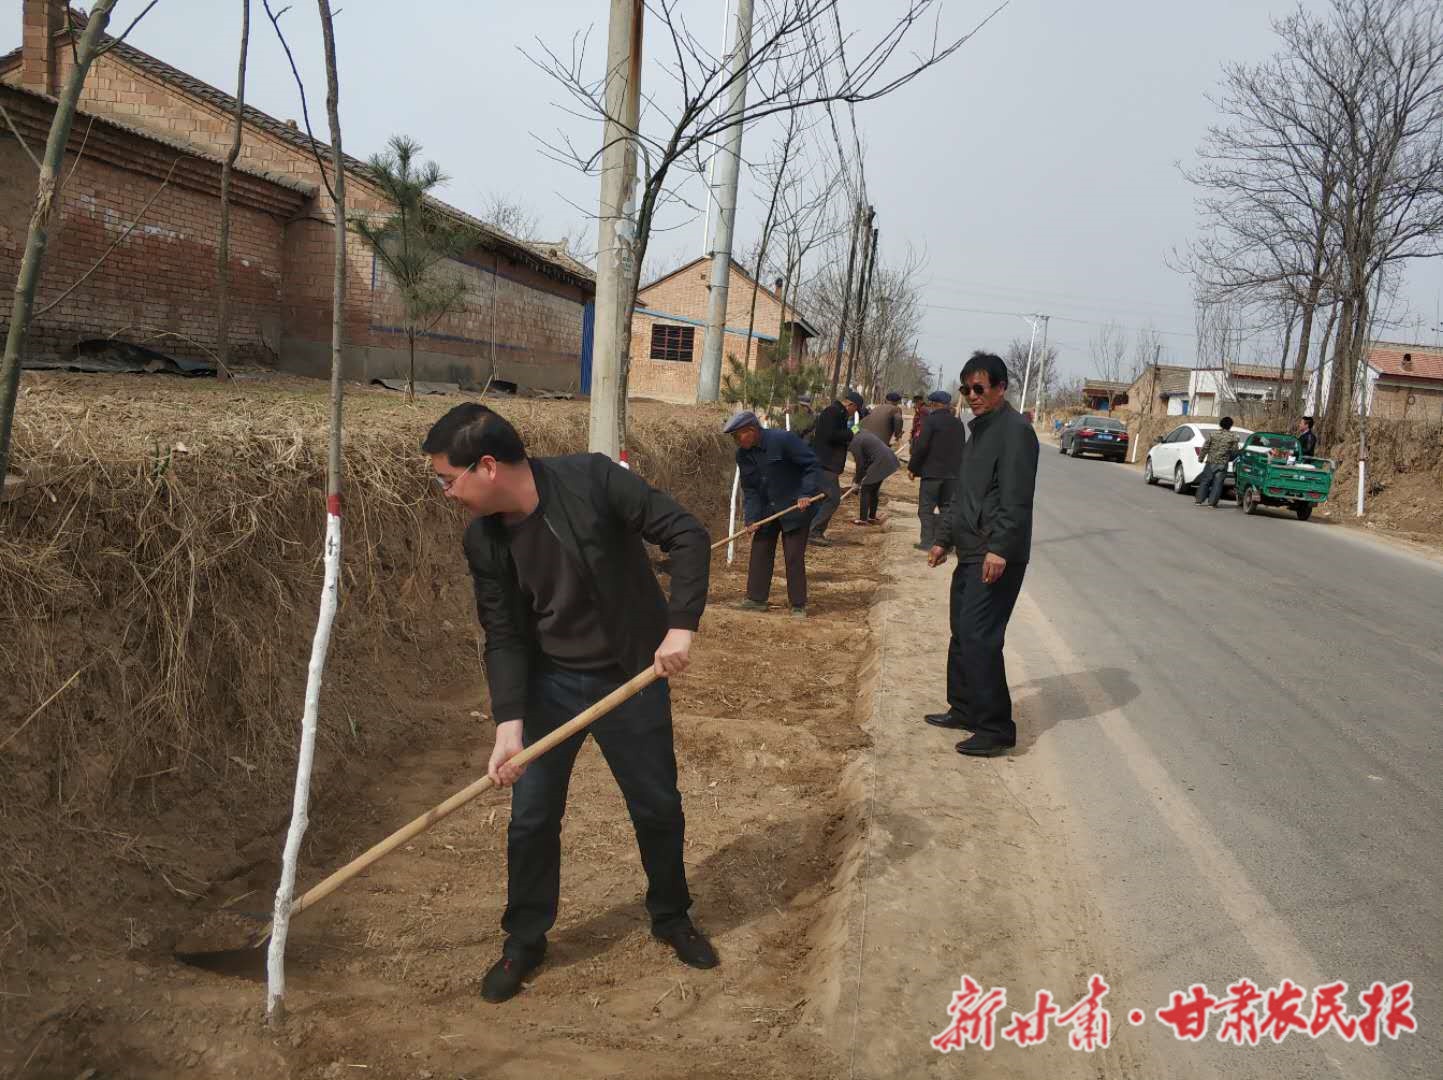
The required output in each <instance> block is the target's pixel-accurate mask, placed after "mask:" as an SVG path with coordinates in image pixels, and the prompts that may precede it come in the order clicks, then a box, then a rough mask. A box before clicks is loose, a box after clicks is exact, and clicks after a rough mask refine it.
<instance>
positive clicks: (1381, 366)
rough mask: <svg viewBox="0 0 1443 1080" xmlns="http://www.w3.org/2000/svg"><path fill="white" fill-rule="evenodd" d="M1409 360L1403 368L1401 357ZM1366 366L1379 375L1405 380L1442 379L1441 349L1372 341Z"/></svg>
mask: <svg viewBox="0 0 1443 1080" xmlns="http://www.w3.org/2000/svg"><path fill="white" fill-rule="evenodd" d="M1404 356H1407V357H1408V358H1409V363H1408V365H1407V366H1404V363H1403V357H1404ZM1368 366H1369V367H1371V368H1372V369H1373V370H1374V371H1376V372H1377V373H1378V374H1379V375H1393V376H1397V377H1398V378H1405V379H1443V349H1439V348H1438V347H1437V346H1431V347H1430V346H1427V345H1408V344H1405V343H1402V342H1396V341H1374V342H1370V343H1369V345H1368Z"/></svg>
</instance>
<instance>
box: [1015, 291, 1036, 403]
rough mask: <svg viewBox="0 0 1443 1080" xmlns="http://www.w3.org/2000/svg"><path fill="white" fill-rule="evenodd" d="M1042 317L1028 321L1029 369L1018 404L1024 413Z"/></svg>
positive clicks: (1024, 373)
mask: <svg viewBox="0 0 1443 1080" xmlns="http://www.w3.org/2000/svg"><path fill="white" fill-rule="evenodd" d="M1041 317H1042V316H1040V315H1033V316H1031V317H1030V318H1029V319H1028V320H1027V321H1028V323H1029V324H1030V325H1031V326H1032V336H1031V337H1029V338H1028V339H1027V367H1026V369H1025V370H1024V371H1023V372H1022V399H1021V401H1020V402H1019V403H1018V408H1019V409H1020V410H1021V411H1022V412H1026V411H1027V386H1028V380H1030V379H1031V378H1032V350H1033V349H1034V348H1035V347H1036V345H1037V320H1038V319H1040V318H1041Z"/></svg>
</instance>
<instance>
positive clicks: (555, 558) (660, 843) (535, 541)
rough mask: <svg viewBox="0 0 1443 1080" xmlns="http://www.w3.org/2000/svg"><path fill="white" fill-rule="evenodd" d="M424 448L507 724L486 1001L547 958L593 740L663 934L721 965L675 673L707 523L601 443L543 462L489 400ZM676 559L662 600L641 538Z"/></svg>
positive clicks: (498, 754) (690, 958)
mask: <svg viewBox="0 0 1443 1080" xmlns="http://www.w3.org/2000/svg"><path fill="white" fill-rule="evenodd" d="M421 450H422V452H423V453H425V454H429V455H430V457H431V467H432V468H433V469H434V470H435V473H436V482H437V484H439V485H440V487H441V490H442V491H443V492H444V493H445V494H446V496H447V498H450V499H453V500H455V501H456V502H458V503H460V504H461V505H462V506H464V507H465V508H466V509H467V510H468V511H470V513H471V515H472V520H471V524H470V525H469V526H468V527H467V529H466V534H465V539H464V541H463V547H464V549H465V552H466V561H467V563H468V564H469V565H470V568H471V576H472V579H473V581H474V583H475V588H476V610H477V614H478V616H479V617H480V620H481V625H482V628H483V629H484V630H485V631H486V645H485V664H486V682H487V685H488V688H489V689H490V692H491V711H492V714H493V716H494V718H495V720H496V741H495V745H494V747H493V749H492V751H491V759H490V762H489V764H488V765H487V770H486V771H487V773H488V775H490V777H491V779H492V780H493V781H495V782H496V783H497V784H498V785H500V786H502V787H512V789H513V790H512V796H511V824H510V826H509V827H508V829H507V833H506V870H507V883H506V890H507V891H506V912H505V914H504V915H503V916H502V918H501V927H502V929H503V930H504V931H505V932H506V943H505V945H504V946H503V947H502V951H501V959H499V960H498V961H497V962H496V963H495V964H494V965H492V967H491V969H490V970H489V971H487V972H486V976H485V978H484V979H483V980H482V982H481V996H482V997H483V998H484V999H485V1000H486V1001H490V1002H493V1003H495V1002H502V1001H505V1000H507V999H508V998H511V997H513V996H515V994H516V993H517V992H518V991H519V990H520V989H521V984H522V980H523V979H525V978H526V977H527V976H528V975H529V974H530V973H531V972H532V971H533V970H534V969H535V968H536V967H537V966H538V965H539V964H540V963H541V961H542V959H543V957H545V955H546V934H547V931H549V930H550V929H551V927H552V925H553V924H554V923H555V922H556V912H557V906H558V903H559V900H560V895H561V819H562V815H563V814H564V813H565V811H566V792H567V785H568V784H569V783H570V780H571V769H572V766H573V764H574V763H575V761H576V755H577V752H578V751H580V749H581V746H582V743H583V742H585V740H586V739H587V737H588V736H594V737H595V738H596V741H597V744H598V745H599V746H600V747H601V752H602V754H603V756H605V758H606V763H607V765H608V766H610V768H611V774H612V775H613V776H614V777H616V782H617V784H618V785H619V786H620V788H621V792H622V795H623V796H624V797H625V799H626V806H627V810H628V811H629V812H630V814H631V821H632V825H633V826H634V827H635V829H636V840H637V846H638V847H639V848H640V850H641V864H642V867H643V868H644V869H645V871H646V880H647V890H646V909H647V911H648V913H649V914H650V915H651V932H652V935H653V936H654V937H656V938H658V939H659V940H661V941H664V942H666V943H667V944H669V945H670V946H671V947H672V948H673V949H674V950H675V951H676V954H677V956H678V957H679V958H680V959H681V960H682V962H683V963H685V964H688V965H690V966H691V967H695V968H711V967H715V966H716V964H717V956H716V953H715V952H714V951H713V950H712V947H711V943H710V942H708V941H707V939H706V938H705V937H703V936H702V935H701V933H700V932H699V931H698V930H697V929H696V927H695V926H693V925H692V922H691V918H690V917H689V915H688V914H687V913H688V910H689V909H690V908H691V894H690V893H689V892H688V890H687V883H686V869H685V866H684V864H683V861H682V854H683V847H684V845H685V832H686V823H685V819H684V817H683V815H682V804H681V793H680V792H679V791H678V789H677V777H676V753H675V750H674V747H673V744H672V729H671V697H670V693H669V688H668V685H667V683H666V681H665V679H666V678H667V677H670V676H672V675H679V674H681V672H683V671H685V670H686V668H687V665H688V663H689V662H690V656H691V639H692V635H693V634H694V633H695V632H696V629H697V626H698V624H699V623H700V622H701V615H702V610H703V609H704V608H705V606H706V590H707V578H708V575H709V572H710V565H711V545H710V542H709V538H708V536H707V532H706V529H705V528H704V527H703V526H702V524H701V522H700V521H698V520H697V519H696V518H695V517H693V516H692V515H691V514H689V513H687V512H686V511H685V510H683V509H682V508H681V507H680V506H679V505H677V503H676V502H675V501H673V500H672V499H671V497H670V496H668V495H666V494H665V493H663V492H660V491H658V490H656V489H655V488H653V487H651V486H650V485H649V484H647V483H646V482H645V481H644V480H642V479H641V477H639V476H637V475H636V474H635V473H633V472H630V471H629V470H627V469H624V468H622V467H621V466H619V465H617V464H615V463H614V462H612V461H611V460H610V459H609V458H607V457H606V456H605V455H603V454H570V455H567V456H565V457H551V458H532V457H529V456H528V455H527V453H526V448H525V446H524V445H523V443H522V441H521V437H520V435H518V434H517V433H516V429H515V428H513V427H512V426H511V425H510V424H509V423H507V422H506V420H505V419H503V418H502V417H501V416H500V415H499V414H497V413H495V412H492V411H491V410H490V409H488V408H486V407H485V406H484V405H478V404H475V403H470V402H468V403H466V404H464V405H457V406H456V407H455V408H454V409H452V410H451V411H450V412H448V413H446V415H445V416H443V417H441V419H440V420H438V421H436V423H435V425H434V426H432V428H431V430H430V432H429V433H428V434H427V435H426V438H425V441H423V442H422V444H421ZM643 541H645V542H648V543H652V544H655V545H657V546H658V547H660V548H661V550H662V551H663V552H665V553H666V554H667V555H668V556H669V557H670V560H671V567H672V569H671V598H670V600H668V599H667V597H666V596H665V595H664V594H663V593H662V590H661V586H660V585H659V584H658V583H657V580H656V575H655V574H654V573H653V572H652V569H651V562H650V559H649V558H648V556H647V552H646V546H645V543H644V542H643ZM647 667H654V668H655V669H656V672H657V674H658V675H661V676H663V678H662V679H661V680H659V681H657V682H655V683H653V684H652V685H651V686H649V687H647V689H645V690H643V691H641V692H640V693H639V694H637V695H636V696H635V697H633V698H631V699H630V700H629V701H626V702H623V703H622V704H621V705H618V706H617V707H616V708H615V709H613V710H612V711H611V712H610V713H609V714H607V715H606V716H603V717H602V718H601V719H599V720H597V721H596V723H595V724H593V725H592V726H591V727H590V728H589V729H588V730H587V731H583V732H579V733H577V734H576V735H574V736H572V737H571V738H570V739H567V740H566V741H565V742H563V743H561V744H560V745H559V746H556V747H555V748H553V749H552V750H551V751H550V752H549V753H546V754H543V755H542V756H541V757H538V758H537V759H536V760H534V761H532V762H531V763H530V764H529V765H525V766H521V767H519V768H518V767H517V766H515V765H512V764H510V761H511V759H512V758H513V757H515V756H516V755H517V754H518V753H520V752H521V750H522V748H523V747H524V746H529V745H531V744H532V743H534V742H536V741H537V740H538V739H541V738H543V737H544V736H546V735H548V734H549V733H551V732H552V731H555V730H556V729H557V728H558V727H560V726H561V725H562V724H564V723H565V722H566V721H568V720H570V719H571V718H572V717H573V716H575V715H576V714H577V713H580V712H582V711H583V710H584V709H586V708H588V707H589V706H591V705H594V704H595V703H596V702H597V701H599V700H600V699H601V698H603V697H605V696H606V695H607V694H609V693H611V691H613V690H615V689H616V688H617V687H619V686H621V684H622V683H624V682H626V681H627V680H628V679H630V678H631V677H633V676H634V675H636V674H637V672H639V671H642V670H645V669H646V668H647Z"/></svg>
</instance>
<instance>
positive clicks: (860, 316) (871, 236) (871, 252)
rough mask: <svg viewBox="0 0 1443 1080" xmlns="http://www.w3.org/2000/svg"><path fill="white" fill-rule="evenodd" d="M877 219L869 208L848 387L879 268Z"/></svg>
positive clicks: (848, 361)
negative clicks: (860, 291) (873, 280)
mask: <svg viewBox="0 0 1443 1080" xmlns="http://www.w3.org/2000/svg"><path fill="white" fill-rule="evenodd" d="M876 217H877V211H876V210H875V209H873V208H872V207H868V208H867V229H866V230H865V231H866V236H865V237H864V238H863V239H864V241H865V242H866V251H867V258H866V263H867V272H866V273H865V274H863V275H862V295H861V298H860V299H859V300H858V301H857V332H856V334H854V335H853V337H852V347H851V348H850V349H848V350H847V385H848V386H849V387H850V386H851V385H852V372H853V371H854V370H855V369H856V364H857V353H858V352H860V351H861V348H862V334H863V333H864V332H865V331H866V329H867V305H868V304H869V303H870V302H871V299H872V271H873V270H874V269H876V266H877V238H878V236H879V235H880V234H881V231H882V230H881V229H878V228H874V227H873V226H872V222H873V221H874V220H876ZM858 374H860V372H859V373H858Z"/></svg>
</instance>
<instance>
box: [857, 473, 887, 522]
mask: <svg viewBox="0 0 1443 1080" xmlns="http://www.w3.org/2000/svg"><path fill="white" fill-rule="evenodd" d="M858 498H860V499H861V500H862V503H861V507H862V509H861V513H860V514H859V515H858V517H860V518H861V519H862V520H863V521H872V520H873V519H875V518H876V516H877V507H878V505H879V504H880V503H881V501H882V484H881V482H880V481H879V482H877V483H875V484H863V485H862V489H861V491H860V492H859V493H858Z"/></svg>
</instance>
